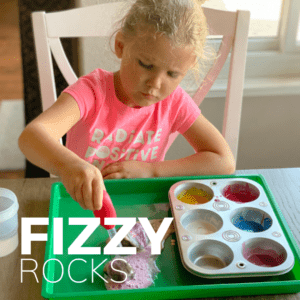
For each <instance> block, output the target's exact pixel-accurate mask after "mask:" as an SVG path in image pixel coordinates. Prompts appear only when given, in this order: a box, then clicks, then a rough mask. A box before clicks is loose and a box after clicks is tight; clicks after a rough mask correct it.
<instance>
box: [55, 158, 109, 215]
mask: <svg viewBox="0 0 300 300" xmlns="http://www.w3.org/2000/svg"><path fill="white" fill-rule="evenodd" d="M60 177H61V179H62V182H63V184H64V186H65V188H66V190H67V192H68V193H69V194H70V195H71V197H72V198H73V199H74V200H75V201H76V202H78V203H79V204H80V206H81V207H82V208H83V209H90V210H92V211H94V210H99V209H101V207H102V199H103V190H104V189H105V187H104V183H103V178H102V174H101V172H100V170H99V169H98V168H97V167H95V166H93V165H92V164H90V163H88V162H85V161H83V160H82V161H78V162H76V163H74V164H72V165H69V166H68V167H66V168H64V169H63V171H62V172H61V174H60Z"/></svg>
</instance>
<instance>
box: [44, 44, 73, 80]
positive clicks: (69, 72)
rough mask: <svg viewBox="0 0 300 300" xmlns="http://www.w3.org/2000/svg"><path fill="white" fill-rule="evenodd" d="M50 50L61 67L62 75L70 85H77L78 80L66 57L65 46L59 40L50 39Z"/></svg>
mask: <svg viewBox="0 0 300 300" xmlns="http://www.w3.org/2000/svg"><path fill="white" fill-rule="evenodd" d="M48 42H49V46H50V49H51V51H52V54H53V56H54V58H55V61H56V64H57V66H58V67H59V69H60V71H61V73H62V74H63V76H64V78H65V79H66V81H67V83H68V85H71V84H73V83H75V82H76V81H77V80H78V77H77V76H76V74H75V72H74V70H73V68H72V66H71V65H70V63H69V60H68V58H67V56H66V53H65V51H64V49H63V46H62V44H61V42H60V39H59V38H49V39H48Z"/></svg>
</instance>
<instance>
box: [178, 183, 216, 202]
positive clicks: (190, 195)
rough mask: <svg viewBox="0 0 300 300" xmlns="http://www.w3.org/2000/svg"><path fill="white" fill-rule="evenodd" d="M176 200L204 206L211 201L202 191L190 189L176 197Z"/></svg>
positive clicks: (209, 196)
mask: <svg viewBox="0 0 300 300" xmlns="http://www.w3.org/2000/svg"><path fill="white" fill-rule="evenodd" d="M177 199H178V200H180V201H181V202H184V203H187V204H194V205H195V204H204V203H207V202H208V201H210V200H211V199H212V196H211V195H209V194H208V193H207V192H205V191H204V190H202V189H197V188H195V187H192V188H190V189H188V190H183V191H182V192H181V193H180V194H179V195H178V196H177Z"/></svg>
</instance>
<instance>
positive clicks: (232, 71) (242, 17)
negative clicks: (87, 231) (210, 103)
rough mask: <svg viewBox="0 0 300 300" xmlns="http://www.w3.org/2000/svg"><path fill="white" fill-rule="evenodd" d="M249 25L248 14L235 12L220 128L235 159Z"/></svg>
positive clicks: (246, 12)
mask: <svg viewBox="0 0 300 300" xmlns="http://www.w3.org/2000/svg"><path fill="white" fill-rule="evenodd" d="M249 23H250V12H249V11H237V26H236V28H237V30H236V32H235V39H234V41H233V46H232V53H231V60H230V68H229V75H228V85H227V93H226V102H225V110H224V118H223V128H222V135H223V136H224V138H225V139H226V141H227V143H228V144H229V146H230V149H231V151H232V153H233V155H234V157H235V158H236V157H237V149H238V138H239V130H240V120H241V113H242V100H243V87H244V78H245V68H246V55H247V41H248V33H249Z"/></svg>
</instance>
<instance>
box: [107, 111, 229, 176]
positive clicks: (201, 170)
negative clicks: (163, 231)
mask: <svg viewBox="0 0 300 300" xmlns="http://www.w3.org/2000/svg"><path fill="white" fill-rule="evenodd" d="M183 136H184V137H185V138H186V140H187V141H188V142H189V143H190V145H191V146H192V147H193V148H194V149H195V151H196V153H195V154H193V155H190V156H187V157H184V158H180V159H176V160H167V161H162V162H155V163H147V162H139V161H124V162H116V163H113V164H111V165H108V166H107V167H105V168H104V169H103V170H102V171H101V173H102V175H103V177H104V178H105V179H112V178H137V177H173V176H193V175H217V174H220V175H222V174H232V173H234V172H235V161H234V157H233V154H232V152H231V150H230V148H229V146H228V144H227V142H226V141H225V139H224V138H223V136H222V135H221V133H220V132H219V131H218V130H217V129H216V128H215V127H214V126H213V125H212V124H211V123H210V122H209V121H208V120H207V119H206V118H205V117H204V116H203V115H202V114H201V115H200V116H199V117H198V118H197V119H196V121H195V122H194V123H193V125H192V126H191V127H190V128H189V129H188V130H187V131H186V132H185V133H184V134H183Z"/></svg>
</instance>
